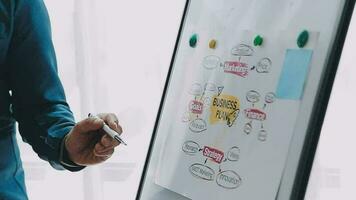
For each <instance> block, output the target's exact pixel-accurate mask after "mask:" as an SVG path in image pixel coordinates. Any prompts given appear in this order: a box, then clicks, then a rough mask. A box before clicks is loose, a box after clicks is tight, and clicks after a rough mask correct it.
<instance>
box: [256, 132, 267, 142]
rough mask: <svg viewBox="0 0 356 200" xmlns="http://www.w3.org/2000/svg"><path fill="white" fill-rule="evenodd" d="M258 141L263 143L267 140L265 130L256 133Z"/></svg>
mask: <svg viewBox="0 0 356 200" xmlns="http://www.w3.org/2000/svg"><path fill="white" fill-rule="evenodd" d="M258 139H259V140H260V141H261V142H265V141H266V140H267V131H266V130H260V132H259V133H258Z"/></svg>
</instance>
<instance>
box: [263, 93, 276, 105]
mask: <svg viewBox="0 0 356 200" xmlns="http://www.w3.org/2000/svg"><path fill="white" fill-rule="evenodd" d="M275 100H276V94H274V93H273V92H269V93H267V94H266V96H265V102H266V103H273V102H274V101H275Z"/></svg>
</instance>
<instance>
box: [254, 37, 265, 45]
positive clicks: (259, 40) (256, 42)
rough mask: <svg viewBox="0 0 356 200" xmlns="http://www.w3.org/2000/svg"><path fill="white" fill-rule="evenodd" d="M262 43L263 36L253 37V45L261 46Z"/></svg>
mask: <svg viewBox="0 0 356 200" xmlns="http://www.w3.org/2000/svg"><path fill="white" fill-rule="evenodd" d="M262 43H263V37H261V36H260V35H257V36H256V37H255V39H254V40H253V44H254V45H255V46H261V45H262Z"/></svg>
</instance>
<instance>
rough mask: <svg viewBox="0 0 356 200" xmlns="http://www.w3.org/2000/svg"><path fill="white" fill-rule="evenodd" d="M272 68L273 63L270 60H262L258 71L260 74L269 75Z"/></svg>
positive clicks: (259, 62)
mask: <svg viewBox="0 0 356 200" xmlns="http://www.w3.org/2000/svg"><path fill="white" fill-rule="evenodd" d="M271 67H272V61H271V59H269V58H262V59H261V60H260V61H258V63H257V66H256V71H257V72H258V73H268V72H270V70H271Z"/></svg>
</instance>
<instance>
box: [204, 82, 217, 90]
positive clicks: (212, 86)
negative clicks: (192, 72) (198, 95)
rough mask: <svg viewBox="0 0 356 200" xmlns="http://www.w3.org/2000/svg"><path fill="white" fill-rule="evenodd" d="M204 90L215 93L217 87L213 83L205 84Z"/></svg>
mask: <svg viewBox="0 0 356 200" xmlns="http://www.w3.org/2000/svg"><path fill="white" fill-rule="evenodd" d="M205 90H206V91H210V92H216V91H217V86H216V84H215V83H207V84H205Z"/></svg>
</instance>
